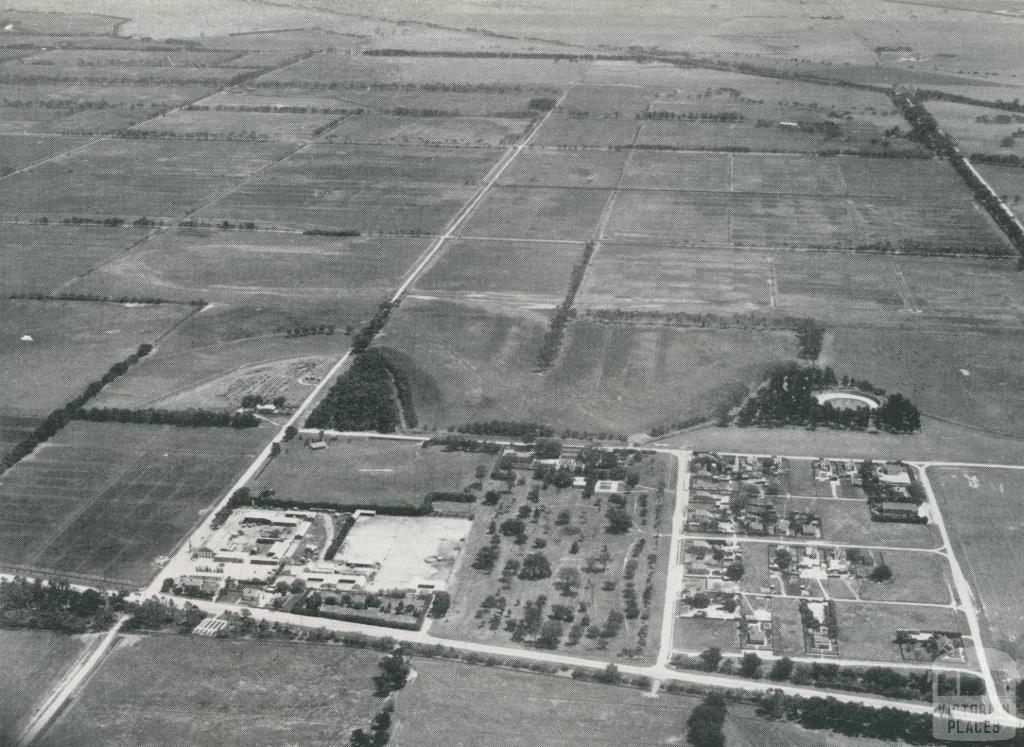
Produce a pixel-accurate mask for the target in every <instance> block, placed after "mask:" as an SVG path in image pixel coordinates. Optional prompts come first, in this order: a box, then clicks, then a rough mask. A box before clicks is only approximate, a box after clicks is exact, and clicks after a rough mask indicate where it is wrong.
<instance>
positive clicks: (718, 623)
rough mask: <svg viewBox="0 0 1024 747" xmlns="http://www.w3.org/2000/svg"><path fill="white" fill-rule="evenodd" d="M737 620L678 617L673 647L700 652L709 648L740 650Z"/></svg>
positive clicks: (674, 624)
mask: <svg viewBox="0 0 1024 747" xmlns="http://www.w3.org/2000/svg"><path fill="white" fill-rule="evenodd" d="M737 625H738V623H737V622H736V621H735V620H708V619H704V618H700V617H677V618H675V621H674V623H673V626H672V647H673V648H674V649H676V650H678V651H689V652H697V653H700V652H701V651H704V650H706V649H709V648H712V647H713V648H718V649H721V650H722V651H725V652H731V651H739V650H740V634H739V631H738V629H737Z"/></svg>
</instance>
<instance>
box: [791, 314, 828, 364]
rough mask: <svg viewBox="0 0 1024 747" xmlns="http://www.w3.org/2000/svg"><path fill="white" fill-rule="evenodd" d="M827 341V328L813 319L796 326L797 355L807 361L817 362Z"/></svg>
mask: <svg viewBox="0 0 1024 747" xmlns="http://www.w3.org/2000/svg"><path fill="white" fill-rule="evenodd" d="M824 340H825V328H824V327H823V326H821V324H819V323H818V322H816V321H815V320H813V319H802V320H801V321H800V322H799V323H798V324H797V325H796V342H797V345H799V346H800V350H799V351H798V352H797V355H798V356H799V357H801V358H803V359H804V360H807V361H816V360H818V356H819V355H820V354H821V346H822V343H823V342H824Z"/></svg>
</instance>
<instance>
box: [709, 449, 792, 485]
mask: <svg viewBox="0 0 1024 747" xmlns="http://www.w3.org/2000/svg"><path fill="white" fill-rule="evenodd" d="M690 472H691V474H692V475H693V478H694V479H696V480H698V481H699V480H700V479H701V478H706V479H709V480H712V481H714V482H730V481H733V480H746V481H749V482H752V483H754V484H764V483H766V482H767V481H768V478H769V477H777V476H780V475H784V474H787V473H788V472H789V462H788V461H787V460H786V459H782V458H780V457H774V456H741V455H738V454H724V455H723V454H716V453H714V452H701V453H699V454H695V455H694V456H693V458H692V460H691V462H690Z"/></svg>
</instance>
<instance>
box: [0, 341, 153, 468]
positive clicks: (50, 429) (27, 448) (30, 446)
mask: <svg viewBox="0 0 1024 747" xmlns="http://www.w3.org/2000/svg"><path fill="white" fill-rule="evenodd" d="M152 350H153V346H152V345H150V344H149V343H148V342H147V343H144V344H142V345H139V348H138V350H136V351H135V352H134V353H132V354H131V355H129V356H128V357H127V358H125V359H124V360H123V361H120V362H119V363H115V364H114V365H113V366H111V367H110V369H109V370H108V371H107V372H106V373H105V374H103V376H102V377H101V378H100V379H99V381H93V382H90V383H89V384H88V385H87V386H86V387H85V390H84V391H83V392H82V393H81V394H79V395H78V396H77V397H75V398H74V399H73V400H71V401H70V402H68V403H67V404H66V405H64V407H62V408H61V409H59V410H54V411H53V412H51V413H50V414H49V415H47V416H46V420H44V421H43V422H42V424H41V425H39V426H37V427H36V429H35V430H33V431H32V433H30V434H29V435H28V436H26V437H25V438H23V439H22V440H21V441H19V442H18V443H17V444H15V446H14V448H13V449H11V451H10V453H8V454H6V455H5V456H4V458H3V460H2V461H0V475H2V474H3V473H4V472H6V471H7V470H9V469H10V468H11V467H13V466H14V465H15V464H17V463H18V462H20V461H21V460H22V459H24V458H25V457H26V456H28V455H29V454H31V453H32V451H33V450H34V449H35V448H36V446H38V445H39V444H41V443H43V442H45V441H48V440H49V439H50V438H52V437H53V436H55V435H56V434H57V433H58V432H59V431H60V430H61V429H62V428H63V427H64V426H65V425H67V424H68V423H69V422H70V421H71V420H73V419H75V418H76V417H78V415H79V413H80V412H81V411H82V408H83V407H84V406H85V404H86V403H87V402H88V401H89V400H91V399H92V398H93V397H95V396H96V395H97V394H99V393H100V392H101V391H102V390H103V387H105V386H106V385H107V384H109V383H110V382H111V381H113V380H114V379H116V378H117V377H118V376H123V375H124V374H125V373H126V372H127V371H128V369H129V368H131V367H132V366H134V365H135V364H136V363H138V362H139V361H140V360H142V359H143V358H144V357H146V356H147V355H149V354H150V353H151V352H152Z"/></svg>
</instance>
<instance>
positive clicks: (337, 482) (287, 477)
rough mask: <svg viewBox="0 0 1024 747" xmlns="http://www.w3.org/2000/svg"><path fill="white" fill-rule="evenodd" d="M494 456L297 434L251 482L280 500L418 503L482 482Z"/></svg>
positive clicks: (361, 503)
mask: <svg viewBox="0 0 1024 747" xmlns="http://www.w3.org/2000/svg"><path fill="white" fill-rule="evenodd" d="M493 461H494V457H493V456H490V455H487V454H468V453H463V452H457V451H453V452H448V451H442V450H441V449H434V448H430V449H424V448H421V447H420V446H419V445H418V444H410V443H403V442H397V441H373V440H369V439H347V440H338V441H331V442H330V446H329V447H328V448H327V449H323V450H321V451H311V450H310V449H309V448H308V447H307V446H306V443H305V439H297V440H295V441H292V442H290V443H287V444H284V448H283V450H282V453H281V455H280V456H278V457H276V458H275V459H274V461H273V462H271V464H270V466H269V467H268V468H267V469H266V470H265V471H264V472H263V473H262V475H260V477H259V478H258V479H257V480H255V481H254V482H253V484H252V485H251V486H250V487H251V488H252V490H253V491H254V492H256V491H260V490H264V489H272V490H275V491H276V493H277V496H276V497H277V498H279V499H291V498H294V499H295V500H297V501H303V500H305V501H312V502H317V503H336V504H337V505H338V506H353V507H357V506H366V505H394V506H408V507H416V506H419V505H421V504H422V502H423V499H424V498H425V497H426V496H427V494H428V493H433V492H441V493H444V492H456V493H457V492H460V491H461V490H462V488H464V487H465V486H467V485H469V484H470V483H472V482H475V481H476V478H475V476H474V472H475V470H476V467H477V466H480V465H482V466H484V467H485V468H486V469H487V471H488V472H490V467H491V464H492V462H493Z"/></svg>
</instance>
